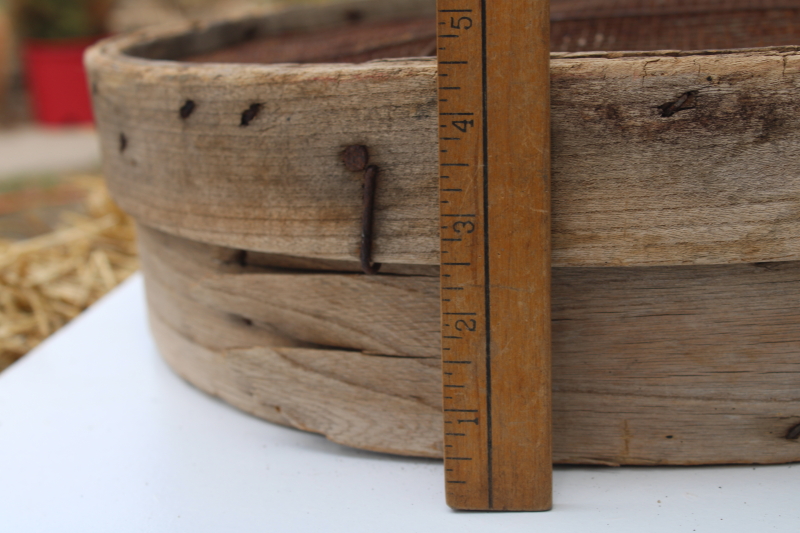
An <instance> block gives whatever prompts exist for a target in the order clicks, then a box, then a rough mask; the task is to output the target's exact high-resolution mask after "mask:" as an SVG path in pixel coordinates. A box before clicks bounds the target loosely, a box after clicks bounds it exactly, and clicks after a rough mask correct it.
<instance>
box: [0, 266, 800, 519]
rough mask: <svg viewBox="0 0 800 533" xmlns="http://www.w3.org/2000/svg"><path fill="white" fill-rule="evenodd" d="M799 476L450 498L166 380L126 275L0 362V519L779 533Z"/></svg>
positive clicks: (590, 481) (709, 471)
mask: <svg viewBox="0 0 800 533" xmlns="http://www.w3.org/2000/svg"><path fill="white" fill-rule="evenodd" d="M798 445H800V444H798ZM799 475H800V466H797V465H784V466H766V467H765V466H762V467H750V466H747V467H698V468H604V467H557V468H556V474H555V495H554V496H555V509H554V510H553V511H552V512H549V513H540V514H533V513H507V514H501V513H457V512H453V511H450V510H449V509H447V507H446V506H445V504H444V491H443V485H444V483H443V473H442V464H441V462H438V461H432V460H424V459H406V458H398V457H391V456H386V455H380V454H374V453H369V452H362V451H358V450H352V449H349V448H345V447H342V446H339V445H336V444H333V443H330V442H328V441H327V440H325V439H324V438H322V437H319V436H316V435H309V434H306V433H303V432H300V431H295V430H291V429H287V428H283V427H279V426H275V425H272V424H269V423H266V422H263V421H260V420H258V419H255V418H253V417H251V416H248V415H246V414H244V413H241V412H239V411H237V410H235V409H233V408H231V407H229V406H227V405H225V404H223V403H222V402H220V401H217V400H215V399H213V398H211V397H209V396H207V395H205V394H203V393H201V392H199V391H198V390H196V389H194V388H192V387H191V386H190V385H188V384H186V383H185V382H183V381H182V380H181V379H180V378H178V377H177V376H175V375H174V374H173V373H172V372H171V371H170V370H169V369H168V368H167V366H166V365H165V364H164V363H163V362H162V361H161V359H160V358H159V356H158V354H157V352H156V348H155V346H154V344H153V342H152V340H151V339H150V335H149V332H148V330H147V321H146V316H145V306H144V294H143V287H142V280H141V277H140V276H139V275H137V276H135V277H134V278H133V279H131V280H130V281H128V282H127V283H126V284H124V285H123V286H122V287H121V288H119V289H117V290H116V291H115V292H113V293H112V294H111V295H109V296H107V297H106V298H105V299H103V300H102V301H101V302H100V303H98V304H97V305H95V306H94V307H93V308H92V309H90V310H89V311H88V312H87V313H85V314H84V315H83V316H81V317H80V318H79V319H77V320H76V321H74V322H73V323H72V324H71V325H69V326H68V327H67V328H65V329H64V330H62V331H61V332H59V333H58V334H56V335H55V336H54V337H52V338H51V339H49V340H48V341H47V342H46V343H45V344H44V345H43V346H41V347H40V348H39V349H37V350H36V351H35V352H33V353H32V354H30V355H29V356H28V357H26V358H25V359H23V360H22V361H20V362H19V363H17V364H16V365H14V366H13V367H12V368H10V369H9V370H8V371H6V372H5V373H3V374H0V531H2V532H6V531H7V532H14V533H17V532H47V533H56V532H58V533H64V532H81V533H87V532H114V533H122V532H128V531H130V532H147V531H154V532H183V531H186V532H192V533H200V532H235V533H242V532H251V531H252V532H320V533H328V532H339V531H341V532H348V533H350V532H360V531H369V532H372V531H374V532H381V533H387V532H403V533H411V532H417V531H419V532H434V531H435V532H442V531H458V532H459V533H466V532H473V531H474V532H478V531H480V532H485V531H502V532H503V533H512V532H516V531H526V532H528V531H535V532H537V533H539V532H549V531H559V532H578V531H581V532H588V533H594V532H605V531H613V532H636V533H642V532H661V531H664V532H667V531H668V532H670V533H673V532H676V531H698V532H712V531H725V532H732V531H735V532H738V531H741V532H762V531H786V532H793V533H794V532H798V531H800V477H798V476H799Z"/></svg>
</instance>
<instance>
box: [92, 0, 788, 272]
mask: <svg viewBox="0 0 800 533" xmlns="http://www.w3.org/2000/svg"><path fill="white" fill-rule="evenodd" d="M423 4H424V5H423ZM353 5H357V6H359V9H361V10H362V11H364V12H365V13H366V15H364V16H366V17H373V16H374V17H376V20H377V19H387V18H391V17H398V16H410V15H411V14H414V13H420V12H426V10H429V9H430V5H431V4H430V3H429V2H422V1H419V0H413V1H409V2H408V3H406V4H401V5H400V6H399V7H398V6H397V5H396V4H394V3H393V4H391V5H388V4H384V3H382V2H380V1H367V2H359V3H357V4H352V5H349V6H348V5H345V6H340V5H336V6H329V7H326V8H314V9H310V10H308V9H307V10H290V11H286V12H281V13H277V14H271V15H266V16H262V17H260V18H257V19H248V20H246V21H234V22H227V23H222V24H211V25H199V26H192V27H191V28H182V29H178V30H159V31H148V32H143V33H139V34H136V35H134V36H129V37H120V38H115V39H112V40H110V41H106V42H104V43H101V44H100V45H98V46H97V47H95V48H94V49H92V50H91V51H89V52H88V54H87V65H88V69H89V72H90V77H91V80H92V88H93V93H94V103H95V114H96V117H97V125H98V130H99V132H100V136H101V146H102V151H103V159H104V164H105V172H106V175H107V176H108V179H109V184H110V187H111V189H112V192H113V193H114V195H115V197H116V199H117V200H118V202H119V203H120V204H121V206H122V207H123V208H124V209H126V210H127V211H128V212H130V213H131V214H133V215H134V216H135V217H136V218H137V219H139V220H140V221H141V222H142V223H145V224H147V225H149V226H152V227H156V228H159V229H161V230H163V231H166V232H169V233H172V234H175V235H182V236H185V237H189V238H192V239H195V240H198V241H202V242H207V243H212V244H218V245H223V246H227V247H231V248H239V249H243V250H254V251H261V252H269V253H277V254H287V255H296V256H302V257H314V258H324V259H335V260H352V259H355V258H357V257H358V249H359V236H360V220H361V212H360V211H361V197H360V196H361V181H360V177H359V176H357V175H353V174H350V173H348V172H347V171H346V170H345V169H344V167H343V165H342V163H341V160H340V157H341V153H342V151H343V150H344V149H345V148H346V147H347V146H348V145H352V144H364V145H367V146H368V147H369V149H370V151H371V153H372V158H373V159H372V161H373V163H375V164H377V165H378V166H380V168H381V174H380V177H379V185H378V193H377V199H376V202H377V212H376V222H375V233H376V242H375V246H374V249H373V252H374V259H375V260H376V261H378V262H382V263H398V264H428V265H435V264H438V262H439V252H438V249H439V246H438V228H439V223H438V221H437V217H438V205H437V191H438V189H439V188H440V186H439V183H438V181H439V179H438V177H437V173H436V164H437V163H436V161H437V154H436V144H437V142H436V138H437V131H436V130H437V127H436V113H437V111H436V90H435V62H434V61H433V60H432V59H430V58H428V59H426V58H411V59H409V58H405V59H402V58H401V59H386V60H378V61H371V62H367V63H362V64H316V65H314V64H308V65H300V64H280V65H250V64H248V65H241V64H190V63H185V62H180V61H167V60H154V59H143V58H136V57H132V56H130V55H126V52H130V51H131V50H134V49H137V47H138V50H139V52H142V53H143V50H144V51H147V52H148V53H149V54H150V55H151V56H159V57H167V56H169V55H170V54H168V53H167V52H168V51H169V50H170V47H175V46H178V45H180V46H185V47H187V48H186V49H184V50H183V52H184V53H196V52H199V51H201V48H202V47H201V46H200V44H198V43H204V44H203V45H202V46H205V47H207V48H208V47H212V48H213V46H217V45H220V43H223V44H224V43H230V42H236V39H241V38H242V35H243V33H247V32H246V31H244V30H246V29H247V28H245V26H246V25H247V24H250V25H251V27H252V25H253V24H254V23H253V20H256V22H257V25H260V26H259V27H261V28H264V30H263V31H271V32H273V33H274V32H279V31H283V30H286V29H287V28H299V27H309V25H312V26H313V25H315V24H316V25H326V24H330V22H329V21H330V20H342V19H343V18H346V16H347V12H348V10H349V9H352V6H353ZM391 6H394V7H391ZM332 14H336V16H333V17H332ZM234 30H235V31H234ZM258 31H261V30H258ZM232 35H233V36H232ZM214 36H216V37H215V38H216V41H215V40H214V39H212V38H211V37H214ZM215 43H216V44H215ZM192 47H194V48H192ZM145 49H146V50H145ZM171 53H172V54H173V55H174V54H178V55H180V53H178V52H176V51H175V50H172V52H171ZM551 83H552V104H553V107H552V117H553V176H552V184H553V191H552V192H553V194H552V198H553V224H552V228H553V264H554V265H555V266H576V267H577V266H612V265H618V266H619V265H627V266H647V265H680V264H725V263H743V262H744V263H746V262H769V261H786V260H798V259H800V148H798V143H797V142H796V135H797V132H798V131H800V102H798V100H797V98H796V96H795V95H796V94H797V86H798V85H800V54H798V47H794V46H793V47H776V48H766V49H753V50H735V51H731V50H728V51H724V50H714V51H700V52H686V51H661V52H608V53H602V52H594V53H577V54H554V55H553V61H552V69H551ZM189 104H190V105H189ZM187 105H189V107H186V106H187ZM189 108H191V112H189V113H188V114H187V115H186V116H184V112H183V111H182V110H184V109H189ZM248 113H252V114H253V116H252V117H251V118H250V119H247V120H245V116H246V115H247V114H248Z"/></svg>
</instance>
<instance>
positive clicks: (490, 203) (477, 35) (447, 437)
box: [437, 0, 552, 511]
mask: <svg viewBox="0 0 800 533" xmlns="http://www.w3.org/2000/svg"><path fill="white" fill-rule="evenodd" d="M437 22H438V63H439V71H438V75H439V119H440V120H439V148H440V150H439V151H440V167H439V169H440V172H439V174H440V178H439V182H440V215H441V217H440V221H441V241H442V246H441V251H442V255H441V273H442V279H441V281H442V291H441V294H442V305H441V308H442V369H443V370H442V375H443V391H444V443H445V450H444V456H445V471H446V475H445V478H446V492H447V502H448V504H449V505H450V506H451V507H453V508H456V509H465V510H518V511H526V510H527V511H541V510H547V509H549V508H550V507H551V505H552V454H551V436H550V433H551V429H550V426H551V415H550V410H551V392H550V387H551V384H550V160H549V157H550V117H549V3H548V2H547V0H543V1H539V0H493V1H491V2H489V1H488V0H439V2H438V20H437Z"/></svg>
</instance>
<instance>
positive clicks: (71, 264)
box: [0, 177, 138, 370]
mask: <svg viewBox="0 0 800 533" xmlns="http://www.w3.org/2000/svg"><path fill="white" fill-rule="evenodd" d="M79 182H80V184H81V185H82V186H84V187H85V188H86V191H87V195H86V200H85V209H84V211H85V213H80V214H79V213H67V214H66V215H64V216H63V219H64V224H63V227H59V228H58V229H56V230H55V231H53V232H51V233H47V234H44V235H40V236H38V237H34V238H31V239H28V240H23V241H16V242H8V241H0V370H3V369H4V368H6V367H7V366H8V365H10V364H11V363H13V362H14V361H16V360H17V359H19V358H20V357H22V356H23V355H25V354H26V353H27V352H28V351H30V350H31V349H32V348H34V347H35V346H36V345H38V344H39V343H40V342H42V341H43V340H44V339H45V338H47V337H48V336H49V335H51V334H52V333H54V332H55V331H57V330H58V329H59V328H61V327H62V326H64V325H65V324H66V323H67V322H69V321H70V320H72V319H73V318H75V317H76V316H77V315H78V314H80V313H81V311H83V310H84V309H86V308H87V307H88V306H90V305H91V304H92V303H94V302H95V301H96V300H97V299H99V298H100V297H101V296H103V295H104V294H105V293H107V292H108V291H110V290H111V289H113V288H114V287H115V286H117V284H119V283H120V282H122V281H123V280H124V279H125V278H127V277H128V276H130V275H131V274H132V273H133V272H135V271H136V269H137V268H138V260H137V254H136V243H135V233H134V226H133V222H132V221H131V219H130V218H129V217H127V216H126V215H125V214H124V213H122V212H121V211H120V210H119V209H118V208H117V207H116V205H114V203H113V202H112V201H111V199H110V197H109V196H108V193H107V191H106V189H105V186H104V185H103V182H102V179H101V178H98V177H84V178H80V179H79Z"/></svg>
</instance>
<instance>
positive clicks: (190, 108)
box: [180, 100, 197, 120]
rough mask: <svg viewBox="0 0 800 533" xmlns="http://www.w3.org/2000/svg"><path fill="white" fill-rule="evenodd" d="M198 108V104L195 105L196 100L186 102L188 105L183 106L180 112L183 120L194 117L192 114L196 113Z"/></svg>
mask: <svg viewBox="0 0 800 533" xmlns="http://www.w3.org/2000/svg"><path fill="white" fill-rule="evenodd" d="M196 107H197V104H195V103H194V100H186V103H184V104H183V106H181V110H180V114H181V118H182V119H184V120H186V119H187V118H189V117H190V116H192V113H194V110H195V108H196Z"/></svg>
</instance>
